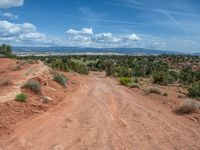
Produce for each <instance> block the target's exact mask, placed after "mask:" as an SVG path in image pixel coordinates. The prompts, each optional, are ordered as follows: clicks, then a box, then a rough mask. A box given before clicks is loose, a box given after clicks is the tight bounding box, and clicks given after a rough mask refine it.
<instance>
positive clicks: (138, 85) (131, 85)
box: [128, 82, 140, 89]
mask: <svg viewBox="0 0 200 150" xmlns="http://www.w3.org/2000/svg"><path fill="white" fill-rule="evenodd" d="M128 87H129V88H138V89H140V84H139V83H134V82H131V83H129V84H128Z"/></svg>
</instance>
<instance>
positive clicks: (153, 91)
mask: <svg viewBox="0 0 200 150" xmlns="http://www.w3.org/2000/svg"><path fill="white" fill-rule="evenodd" d="M151 93H154V94H158V95H161V94H162V92H161V91H160V90H159V89H158V88H154V87H151V88H149V89H147V90H145V94H146V95H148V94H151Z"/></svg>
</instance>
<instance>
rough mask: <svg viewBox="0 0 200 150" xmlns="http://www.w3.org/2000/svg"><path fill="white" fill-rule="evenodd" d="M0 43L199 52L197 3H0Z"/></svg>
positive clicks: (82, 0) (199, 3) (9, 0)
mask: <svg viewBox="0 0 200 150" xmlns="http://www.w3.org/2000/svg"><path fill="white" fill-rule="evenodd" d="M0 43H7V44H11V45H13V46H80V47H101V48H103V47H142V48H153V49H161V50H170V51H179V52H200V44H199V43H200V1H199V0H109V1H108V0H73V1H72V0H57V1H56V0H45V1H44V0H0Z"/></svg>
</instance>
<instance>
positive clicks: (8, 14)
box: [2, 12, 18, 19]
mask: <svg viewBox="0 0 200 150" xmlns="http://www.w3.org/2000/svg"><path fill="white" fill-rule="evenodd" d="M2 16H3V17H7V18H9V19H17V18H18V16H17V15H15V14H13V13H9V12H6V13H3V14H2Z"/></svg>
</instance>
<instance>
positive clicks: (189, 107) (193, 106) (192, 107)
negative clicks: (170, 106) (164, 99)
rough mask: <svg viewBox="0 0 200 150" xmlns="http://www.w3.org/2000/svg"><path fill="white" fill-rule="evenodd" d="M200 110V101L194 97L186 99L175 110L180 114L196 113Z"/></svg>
mask: <svg viewBox="0 0 200 150" xmlns="http://www.w3.org/2000/svg"><path fill="white" fill-rule="evenodd" d="M199 110H200V103H199V102H195V101H194V100H192V99H186V100H184V102H183V103H182V104H181V106H179V107H178V108H177V109H176V110H175V112H176V113H179V114H190V113H195V112H197V111H199Z"/></svg>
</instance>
